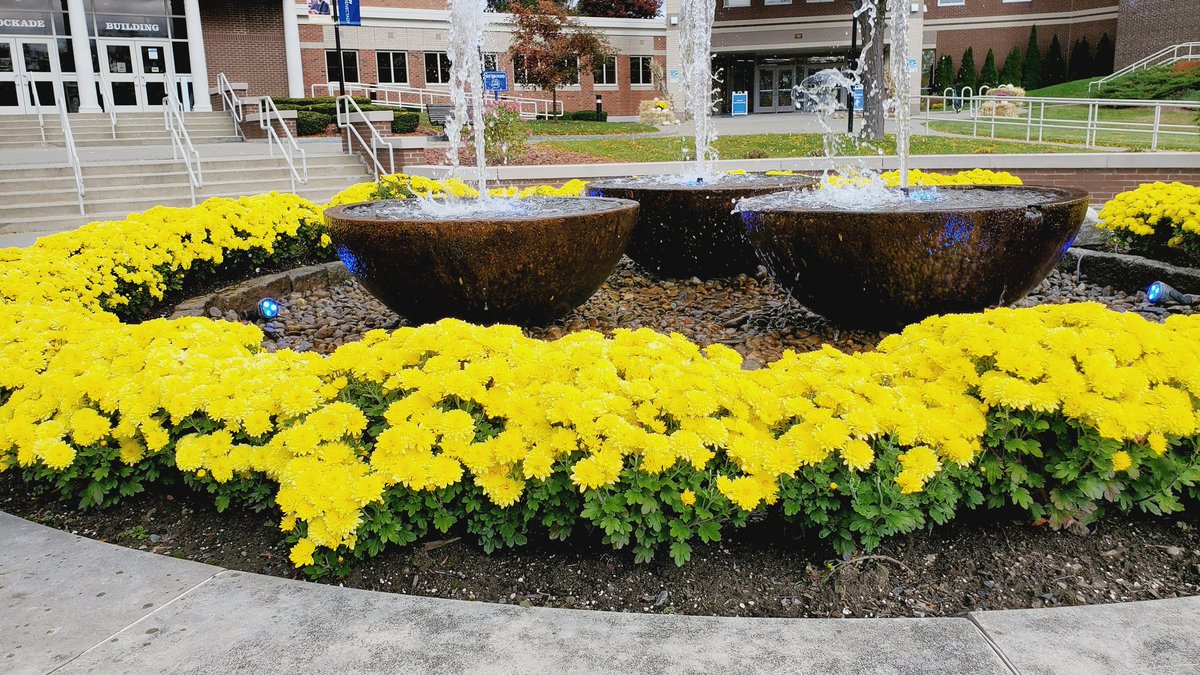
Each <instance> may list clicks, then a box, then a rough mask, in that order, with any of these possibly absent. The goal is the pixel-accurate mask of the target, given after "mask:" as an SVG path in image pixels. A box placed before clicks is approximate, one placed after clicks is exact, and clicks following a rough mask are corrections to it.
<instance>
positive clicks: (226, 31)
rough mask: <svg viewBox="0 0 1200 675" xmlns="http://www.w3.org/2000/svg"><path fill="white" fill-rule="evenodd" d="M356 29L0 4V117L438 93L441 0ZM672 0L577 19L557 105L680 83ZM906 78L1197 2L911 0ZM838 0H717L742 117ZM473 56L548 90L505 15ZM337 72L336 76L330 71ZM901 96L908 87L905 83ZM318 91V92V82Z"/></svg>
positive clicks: (298, 13) (215, 6)
mask: <svg viewBox="0 0 1200 675" xmlns="http://www.w3.org/2000/svg"><path fill="white" fill-rule="evenodd" d="M362 5H363V6H362V26H359V27H343V28H342V30H341V34H342V45H343V48H344V61H343V63H341V64H339V63H338V62H337V59H336V57H335V56H334V51H333V50H334V29H333V26H332V25H331V23H330V21H329V20H328V18H327V17H322V16H312V15H310V12H309V7H308V3H307V2H305V1H297V0H203V1H201V0H0V114H3V113H20V112H31V111H33V110H36V109H38V108H39V107H40V108H41V109H42V110H44V111H46V112H52V111H53V110H54V102H55V101H56V100H58V99H59V98H60V97H61V98H63V99H64V100H66V101H67V102H68V104H69V107H70V108H71V110H80V111H85V112H98V111H100V110H102V109H109V108H113V109H116V110H118V111H122V110H142V111H146V110H156V109H160V108H161V104H162V100H163V97H164V96H165V95H166V93H167V92H168V91H169V90H170V91H174V93H175V94H176V95H177V96H178V97H179V99H180V100H181V101H183V102H184V103H185V105H187V106H190V107H193V108H194V109H197V110H204V109H207V108H210V107H211V100H210V97H209V96H208V93H209V90H210V89H211V88H212V87H213V86H215V83H216V81H217V78H218V76H219V75H220V74H222V73H224V74H225V75H226V76H227V77H228V79H229V80H230V81H232V82H235V83H245V84H246V85H247V89H248V91H249V93H251V94H270V95H275V96H284V95H289V96H293V97H298V96H304V95H310V94H311V93H312V92H313V91H314V86H315V87H316V88H317V89H318V90H319V89H321V85H325V84H326V83H328V82H330V81H336V80H337V79H338V76H339V74H341V75H343V76H344V77H345V79H346V80H349V81H352V82H355V81H357V82H363V83H367V84H386V85H391V86H394V87H408V88H414V89H433V90H441V89H444V88H446V86H447V85H446V84H445V82H446V80H447V79H448V58H447V56H446V51H447V42H446V39H447V33H448V32H449V23H448V12H447V10H446V0H362ZM680 5H681V0H664V4H663V13H662V16H660V17H657V18H653V19H602V18H584V19H582V20H583V21H584V22H585V23H587V24H589V25H591V26H592V27H594V28H596V29H599V30H601V31H602V32H603V33H604V34H605V36H606V37H607V39H608V41H609V42H610V44H611V45H612V46H613V47H614V48H615V49H616V51H617V54H616V56H615V57H614V59H613V61H612V63H610V64H606V66H605V67H604V68H601V69H599V70H597V71H596V72H592V69H590V68H588V69H585V72H583V73H582V74H581V77H580V80H581V81H580V82H579V83H578V84H576V85H573V86H570V87H567V88H565V89H561V90H560V91H559V98H560V100H562V101H563V102H564V104H565V107H566V109H567V110H577V109H591V108H592V107H593V106H594V104H595V99H596V97H600V98H601V100H602V101H603V105H604V108H605V109H606V110H607V111H609V112H610V114H612V115H614V116H616V117H618V118H621V117H625V118H628V117H630V116H632V115H634V114H636V111H637V106H638V104H639V102H641V101H643V100H647V99H650V98H653V97H655V96H656V95H657V94H658V93H659V91H660V88H664V89H667V90H670V91H672V92H673V91H674V90H675V89H676V88H677V87H678V80H679V77H678V65H677V58H678V56H677V55H678V53H679V49H678V42H679V30H678V24H679V21H678V17H679V8H680ZM908 6H909V7H910V14H909V16H910V25H911V36H912V38H911V39H910V52H909V54H908V57H909V61H910V63H912V64H913V65H914V72H913V75H912V77H913V84H914V85H917V84H918V83H920V82H922V81H926V82H927V78H928V74H929V72H930V71H931V69H932V65H933V63H934V60H935V58H936V56H937V55H939V54H949V55H951V56H952V57H953V58H954V60H955V63H956V64H957V63H958V61H959V60H960V59H961V57H962V53H963V51H964V50H965V49H966V48H967V47H968V46H970V47H973V48H974V51H975V58H976V65H977V66H979V65H982V62H983V59H984V55H985V54H986V52H987V50H988V49H989V48H990V49H992V50H994V52H995V56H996V60H997V65H998V66H999V65H1000V63H1002V61H1003V58H1004V56H1005V55H1006V54H1007V53H1008V51H1009V50H1010V49H1011V48H1012V47H1014V46H1019V47H1021V48H1022V49H1023V48H1024V45H1025V42H1026V40H1027V39H1028V36H1029V29H1030V27H1031V26H1033V25H1035V24H1036V25H1037V26H1038V36H1039V38H1040V39H1041V41H1042V47H1043V49H1045V48H1046V47H1048V46H1049V44H1050V41H1051V39H1052V37H1053V36H1054V35H1056V34H1057V35H1058V38H1059V41H1060V43H1061V44H1062V47H1063V49H1064V52H1066V51H1067V50H1069V49H1070V46H1071V45H1072V43H1073V42H1074V41H1075V40H1077V39H1078V38H1080V37H1087V38H1088V40H1089V41H1090V42H1091V43H1092V44H1093V45H1094V44H1095V43H1096V42H1097V41H1098V40H1099V38H1100V36H1101V35H1102V34H1104V33H1108V34H1109V35H1110V36H1114V37H1115V39H1116V42H1117V49H1118V59H1117V60H1118V66H1119V65H1122V64H1123V63H1126V62H1129V61H1132V60H1134V59H1136V58H1139V57H1140V56H1142V55H1145V54H1147V53H1152V52H1153V51H1156V50H1158V49H1160V48H1161V47H1163V46H1166V45H1169V44H1174V43H1176V42H1180V41H1184V40H1188V39H1200V33H1198V32H1197V31H1200V0H924V3H922V2H921V1H920V0H917V1H916V2H911V1H910V3H909V5H908ZM849 12H850V3H849V2H848V0H717V10H716V22H715V26H714V33H713V51H714V52H715V54H716V65H717V67H718V68H720V69H721V72H722V85H721V86H722V87H723V88H724V89H725V91H726V96H727V97H728V92H730V91H734V90H742V91H747V92H750V105H751V111H752V112H759V113H761V112H776V111H779V112H782V111H787V110H790V109H791V105H790V103H791V102H790V89H791V86H792V84H794V83H796V82H797V81H798V80H799V79H802V78H803V77H805V76H806V75H808V74H810V73H812V72H814V71H816V70H820V69H823V68H828V67H836V66H838V65H839V64H843V63H844V60H845V58H846V54H847V51H848V46H849V42H850V37H849V33H850V31H849V28H850V15H849ZM488 17H489V22H488V26H487V30H486V40H485V52H486V54H485V58H486V60H487V62H488V67H489V68H495V69H500V70H504V71H506V72H508V73H509V83H510V89H512V91H510V94H512V95H516V96H523V97H529V98H548V97H549V95H548V94H546V93H545V92H541V91H538V90H536V89H533V88H530V87H528V86H525V85H521V84H520V83H519V82H517V81H516V80H517V73H516V72H515V69H514V67H513V63H512V59H511V58H510V56H509V54H508V46H509V44H510V43H511V39H512V31H511V28H510V27H509V23H510V21H511V17H509V16H508V15H505V14H489V15H488ZM339 71H340V73H339ZM912 88H913V89H914V90H915V89H916V86H914V87H912ZM326 91H328V90H326Z"/></svg>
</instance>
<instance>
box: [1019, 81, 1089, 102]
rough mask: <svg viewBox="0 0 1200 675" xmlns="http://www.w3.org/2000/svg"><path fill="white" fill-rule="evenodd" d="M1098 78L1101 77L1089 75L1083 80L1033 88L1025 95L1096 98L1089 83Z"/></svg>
mask: <svg viewBox="0 0 1200 675" xmlns="http://www.w3.org/2000/svg"><path fill="white" fill-rule="evenodd" d="M1098 79H1100V78H1098V77H1089V78H1085V79H1082V80H1073V81H1071V82H1063V83H1061V84H1055V85H1051V86H1049V87H1042V88H1041V89H1032V90H1030V91H1027V92H1025V95H1026V96H1044V97H1046V98H1094V96H1092V94H1090V93H1089V92H1088V83H1089V82H1092V81H1094V80H1098Z"/></svg>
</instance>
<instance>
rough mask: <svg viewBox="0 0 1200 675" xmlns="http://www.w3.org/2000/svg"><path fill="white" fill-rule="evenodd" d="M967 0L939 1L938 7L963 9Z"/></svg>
mask: <svg viewBox="0 0 1200 675" xmlns="http://www.w3.org/2000/svg"><path fill="white" fill-rule="evenodd" d="M965 4H967V0H938V7H961V6H963V5H965Z"/></svg>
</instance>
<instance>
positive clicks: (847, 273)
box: [740, 186, 1088, 329]
mask: <svg viewBox="0 0 1200 675" xmlns="http://www.w3.org/2000/svg"><path fill="white" fill-rule="evenodd" d="M879 190H889V191H891V192H892V195H891V197H890V198H888V199H884V200H883V201H884V202H887V203H885V204H882V205H877V206H867V205H866V204H867V202H868V201H869V200H868V199H867V198H866V197H865V196H864V197H862V198H861V202H857V201H856V200H857V199H860V198H859V197H856V196H854V195H853V194H852V193H844V194H843V195H838V196H837V198H838V199H839V200H841V201H843V202H844V203H842V204H836V203H830V202H828V201H826V202H825V203H821V200H820V199H817V200H815V201H816V202H818V203H807V202H806V198H805V195H803V194H802V193H792V194H787V195H780V194H776V195H769V196H766V197H758V198H753V199H748V200H746V201H744V202H742V203H741V204H740V209H741V211H742V217H743V219H744V220H745V223H746V227H747V236H748V237H749V239H750V241H751V242H752V243H753V244H754V247H755V248H756V249H757V251H758V253H759V255H760V256H762V259H763V261H764V263H765V264H766V265H767V268H768V269H769V270H770V271H771V274H772V275H774V277H775V279H776V280H777V281H778V282H779V283H780V284H782V285H783V286H784V287H785V288H787V289H788V290H789V291H790V292H791V294H792V296H793V297H795V298H796V299H797V300H798V301H799V302H801V303H802V304H804V305H805V306H807V307H808V308H809V309H811V310H813V311H814V312H817V313H819V314H821V315H823V316H825V317H826V318H828V319H830V320H832V321H834V322H837V323H839V324H842V325H846V326H854V327H859V328H874V329H894V328H898V327H900V326H903V325H905V324H908V323H912V322H915V321H920V320H921V319H923V318H925V317H928V316H931V315H934V314H947V313H959V312H976V311H980V310H982V309H985V308H988V307H994V306H1003V305H1009V304H1012V303H1013V302H1015V301H1016V300H1018V299H1020V298H1021V297H1022V296H1024V295H1025V294H1027V293H1028V292H1029V291H1031V290H1033V289H1034V288H1035V287H1036V286H1037V285H1038V284H1039V283H1041V281H1042V280H1043V279H1044V278H1045V277H1046V275H1047V274H1049V273H1050V270H1051V269H1053V267H1054V265H1055V264H1056V263H1057V262H1058V260H1059V259H1060V258H1061V257H1062V255H1063V253H1064V252H1065V251H1066V249H1067V248H1068V247H1069V246H1070V244H1071V242H1072V241H1074V238H1075V235H1076V234H1077V233H1078V232H1079V228H1080V226H1081V225H1082V224H1083V220H1084V217H1085V215H1086V213H1087V207H1088V193H1087V192H1086V191H1084V190H1077V189H1060V188H1041V187H1028V186H963V187H939V188H935V189H930V188H886V189H885V188H879ZM877 191H878V190H877ZM822 192H824V191H822ZM809 194H810V195H812V194H814V193H809ZM930 195H935V196H940V197H937V198H936V199H931V198H930Z"/></svg>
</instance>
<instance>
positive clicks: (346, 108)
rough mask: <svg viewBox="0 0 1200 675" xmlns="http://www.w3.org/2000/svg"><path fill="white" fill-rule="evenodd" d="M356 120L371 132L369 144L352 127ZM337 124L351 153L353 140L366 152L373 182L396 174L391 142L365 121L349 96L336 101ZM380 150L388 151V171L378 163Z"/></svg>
mask: <svg viewBox="0 0 1200 675" xmlns="http://www.w3.org/2000/svg"><path fill="white" fill-rule="evenodd" d="M355 116H357V118H356V117H355ZM356 120H361V121H362V122H363V123H364V124H363V126H365V127H366V128H368V129H370V130H371V142H370V143H368V142H367V141H366V139H364V138H363V136H362V134H361V133H359V131H358V128H357V127H355V126H354V122H355V121H356ZM337 124H338V128H339V129H345V130H346V147H347V148H348V149H349V151H350V152H351V153H353V152H354V141H355V140H357V141H358V144H359V145H361V146H362V147H363V150H365V151H366V153H367V157H368V158H369V159H370V161H369V162H368V163H367V168H368V169H370V170H371V171H373V172H374V174H375V180H379V178H380V177H381V176H383V175H385V174H393V173H396V151H395V150H396V149H395V147H394V146H393V145H392V142H391V141H389V140H387V139H385V138H384V137H383V134H381V133H379V130H378V129H376V128H375V125H373V124H371V122H370V120H368V119H367V115H366V113H364V112H363V111H362V108H360V107H358V103H357V102H356V101H355V100H354V98H353V96H351V95H350V94H347V95H345V96H339V97H338V99H337ZM380 148H387V150H388V169H384V166H383V163H382V162H380V161H379V149H380Z"/></svg>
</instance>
